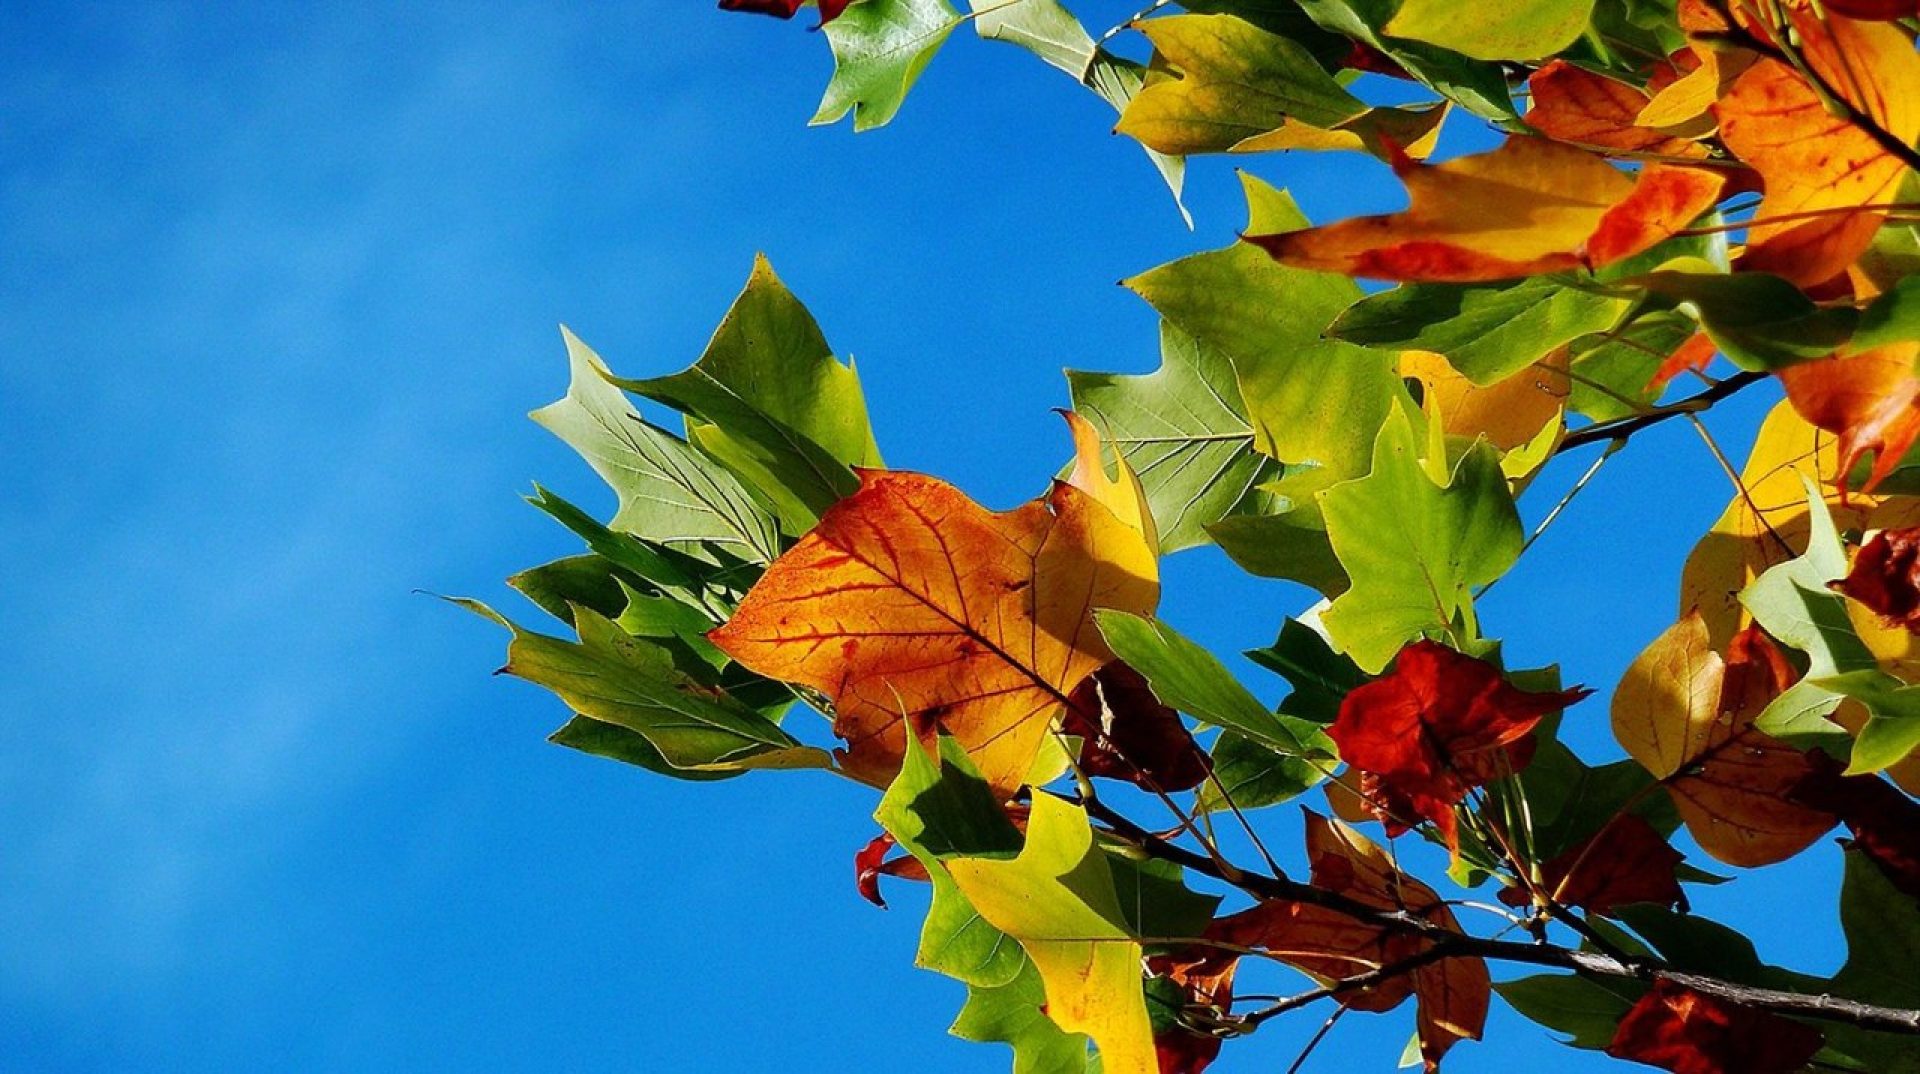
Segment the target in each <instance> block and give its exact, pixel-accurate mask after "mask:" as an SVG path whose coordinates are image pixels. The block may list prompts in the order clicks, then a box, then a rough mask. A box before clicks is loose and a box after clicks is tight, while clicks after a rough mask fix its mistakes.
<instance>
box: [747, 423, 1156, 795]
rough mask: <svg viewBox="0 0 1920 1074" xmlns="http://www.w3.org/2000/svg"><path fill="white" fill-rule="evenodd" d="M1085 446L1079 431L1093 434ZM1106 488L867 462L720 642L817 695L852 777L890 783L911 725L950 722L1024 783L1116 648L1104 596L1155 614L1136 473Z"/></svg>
mask: <svg viewBox="0 0 1920 1074" xmlns="http://www.w3.org/2000/svg"><path fill="white" fill-rule="evenodd" d="M1083 446H1084V444H1083ZM1086 467H1087V471H1088V476H1087V478H1086V479H1087V480H1088V481H1089V482H1090V483H1091V482H1092V481H1093V478H1092V477H1091V475H1092V474H1095V473H1099V474H1101V477H1100V480H1101V481H1103V482H1105V483H1104V484H1096V486H1095V487H1096V489H1097V491H1096V492H1089V491H1087V490H1086V489H1083V488H1080V487H1076V486H1075V485H1072V484H1067V483H1065V482H1056V483H1055V484H1054V487H1053V489H1052V491H1050V492H1049V493H1048V494H1047V495H1045V496H1043V497H1041V498H1040V499H1037V500H1034V501H1032V502H1029V503H1027V504H1025V505H1024V506H1022V507H1019V508H1016V509H1015V510H1012V511H1007V512H1001V513H994V512H989V511H987V510H985V509H984V508H982V507H980V506H979V505H978V504H976V503H974V502H973V501H972V500H969V499H968V498H967V497H966V496H965V495H964V494H963V493H961V492H960V491H959V490H958V489H956V488H954V487H953V486H951V485H949V484H947V483H945V482H943V481H940V480H938V479H935V478H931V477H926V476H924V475H921V474H914V473H906V472H901V471H878V470H861V471H859V476H860V488H859V490H858V491H857V492H855V493H854V494H853V495H851V496H849V497H847V498H846V499H844V500H842V501H841V502H840V503H838V504H836V505H835V506H834V507H832V508H831V509H829V510H828V511H827V513H826V514H825V515H824V516H822V517H821V519H820V523H819V525H818V526H816V527H814V529H813V530H812V531H811V532H810V533H808V534H807V535H806V536H805V537H804V538H802V539H801V540H800V542H799V543H798V544H796V545H794V547H793V548H791V549H789V550H788V551H787V552H786V553H785V554H784V555H782V556H781V557H780V558H779V559H777V560H775V561H774V563H773V564H772V566H770V567H768V568H767V573H766V574H765V575H764V576H763V577H762V578H761V579H760V581H759V582H757V583H756V584H755V585H754V587H753V589H752V590H751V591H750V592H749V593H748V594H747V596H746V597H745V599H743V600H742V601H741V602H740V607H739V609H738V610H737V611H736V612H735V613H734V615H733V618H732V619H730V620H729V621H728V622H727V623H726V625H724V626H722V627H720V628H719V629H717V630H715V631H714V632H713V633H712V634H711V635H710V637H711V639H712V641H713V643H714V644H715V645H717V646H719V647H720V649H721V650H722V651H723V652H725V653H727V654H728V655H729V656H731V657H733V658H734V659H735V660H737V661H739V662H740V663H741V664H743V665H745V666H746V667H747V668H749V669H752V670H754V671H757V672H758V673H760V674H763V675H766V676H768V677H769V678H773V679H778V680H780V681H782V682H789V683H795V684H799V685H804V686H807V687H810V688H812V689H815V690H819V691H821V692H822V693H823V694H825V695H826V696H827V697H828V698H829V699H830V700H831V701H832V702H833V705H834V733H835V734H838V735H839V736H840V737H841V738H843V739H845V740H846V742H847V745H846V747H845V748H844V749H843V750H842V751H841V752H840V757H841V760H842V763H843V765H844V767H845V769H846V771H847V772H848V773H849V774H850V775H853V776H854V777H856V778H858V779H861V780H864V781H867V782H869V783H873V784H876V785H884V784H886V783H887V782H888V781H889V780H891V779H892V778H893V775H894V773H895V772H897V771H899V767H900V758H901V756H902V754H903V751H904V750H905V743H906V736H907V734H908V731H909V729H911V730H912V731H913V732H914V733H916V734H918V735H920V736H922V737H923V738H924V737H926V736H929V735H931V734H932V733H933V732H934V731H935V730H936V729H938V730H944V731H946V732H947V733H949V734H951V735H953V736H954V737H955V738H956V739H957V740H958V741H959V742H960V744H961V745H962V746H963V747H965V749H966V752H967V754H968V755H969V756H970V757H972V759H973V761H974V763H975V764H976V765H978V766H979V768H980V770H981V771H982V773H984V774H985V776H986V778H987V781H988V783H989V784H991V785H992V786H993V787H994V788H995V789H996V790H998V791H1000V792H1002V793H1003V794H1007V795H1011V794H1012V793H1013V791H1014V790H1015V789H1017V788H1018V787H1019V786H1020V785H1021V784H1023V783H1024V782H1026V779H1027V775H1028V770H1029V768H1030V767H1031V766H1032V765H1033V763H1034V759H1035V757H1036V756H1037V755H1038V754H1039V751H1040V747H1041V744H1042V743H1043V742H1044V741H1045V739H1046V736H1047V733H1048V730H1049V729H1050V728H1051V727H1052V726H1053V724H1054V721H1055V720H1056V719H1057V718H1058V717H1059V716H1060V714H1061V712H1062V711H1063V710H1064V709H1065V707H1066V704H1067V700H1068V697H1069V696H1070V695H1071V693H1072V691H1073V689H1074V687H1076V686H1078V685H1079V684H1080V680H1081V679H1084V678H1085V677H1086V676H1087V675H1089V674H1091V673H1092V672H1093V671H1094V670H1095V669H1096V668H1098V667H1100V666H1101V665H1102V664H1105V663H1106V662H1107V661H1108V660H1109V659H1110V658H1111V656H1112V654H1111V652H1109V650H1108V649H1107V646H1106V643H1105V642H1103V641H1102V640H1101V638H1100V634H1099V631H1098V630H1096V629H1094V626H1093V623H1092V620H1091V613H1092V612H1093V610H1094V609H1096V608H1116V609H1121V610H1125V611H1132V612H1138V613H1145V612H1148V611H1150V610H1151V609H1152V607H1153V605H1154V602H1155V600H1156V598H1157V597H1158V594H1159V584H1158V567H1157V565H1156V562H1155V553H1154V551H1153V546H1152V544H1151V543H1149V540H1148V538H1147V536H1146V535H1145V534H1143V533H1142V532H1141V531H1140V529H1139V528H1138V523H1139V522H1140V521H1141V519H1140V517H1139V516H1137V515H1136V516H1135V518H1134V519H1133V520H1132V521H1133V523H1134V524H1129V523H1128V522H1127V521H1122V520H1121V519H1120V518H1118V517H1116V516H1115V514H1114V512H1113V511H1112V510H1109V509H1108V507H1107V506H1105V502H1103V499H1104V500H1105V501H1106V502H1114V503H1116V504H1119V505H1120V506H1121V507H1122V509H1123V510H1126V509H1128V508H1127V506H1126V505H1127V502H1128V501H1127V497H1129V496H1132V495H1133V494H1134V492H1136V491H1137V486H1136V487H1133V488H1131V489H1130V488H1129V486H1128V484H1127V482H1128V481H1130V480H1131V475H1130V472H1129V471H1127V470H1126V469H1125V468H1124V466H1123V467H1122V469H1121V476H1120V477H1119V478H1108V477H1105V475H1104V472H1103V471H1101V467H1100V462H1099V460H1098V459H1097V458H1095V459H1093V460H1091V461H1090V462H1088V463H1087V464H1086Z"/></svg>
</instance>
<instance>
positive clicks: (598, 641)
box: [457, 600, 819, 774]
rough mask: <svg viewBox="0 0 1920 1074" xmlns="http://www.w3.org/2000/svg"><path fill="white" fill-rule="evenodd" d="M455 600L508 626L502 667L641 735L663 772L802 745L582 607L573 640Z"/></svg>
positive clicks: (725, 765) (709, 767) (729, 766)
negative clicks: (510, 637) (523, 626)
mask: <svg viewBox="0 0 1920 1074" xmlns="http://www.w3.org/2000/svg"><path fill="white" fill-rule="evenodd" d="M457 603H459V604H460V605H461V606H462V607H465V608H467V609H468V610H470V611H473V612H474V613H476V614H478V615H482V616H485V617H486V618H488V619H491V620H493V621H494V622H496V623H499V624H500V625H501V626H503V627H506V628H507V629H508V630H509V631H511V632H512V634H513V641H512V642H511V643H510V644H509V645H508V647H507V664H506V666H505V667H503V668H501V671H503V672H505V673H506V674H509V675H514V676H517V677H519V678H522V679H525V680H527V681H528V682H531V683H535V684H537V685H539V686H544V687H546V688H547V689H548V690H551V691H553V693H554V694H556V695H558V696H559V698H560V699H561V700H562V701H565V702H566V703H567V706H568V707H569V708H571V709H572V710H573V711H574V712H575V713H577V714H579V715H581V716H589V717H592V718H593V719H596V720H599V721H601V722H603V723H609V724H613V725H615V726H617V727H623V728H625V729H627V730H629V731H632V732H634V733H635V734H637V735H640V736H641V737H643V738H645V739H646V741H647V743H648V744H649V745H650V746H652V747H653V749H654V750H655V751H657V752H658V753H659V755H660V760H661V762H662V766H663V767H662V770H664V771H667V772H668V773H669V774H679V773H681V772H685V771H700V772H706V771H713V770H723V771H725V770H733V771H737V770H739V769H741V768H744V767H747V766H748V762H749V761H751V759H752V758H754V757H755V756H756V755H761V754H773V753H793V752H796V751H801V750H803V749H804V748H803V747H801V746H800V744H799V742H798V741H796V740H795V739H794V738H793V736H791V735H789V734H787V733H786V732H785V731H782V730H780V728H779V726H778V725H776V724H774V723H773V722H772V721H771V720H768V719H766V718H765V717H763V716H761V715H760V714H758V713H756V712H754V711H753V710H752V709H750V708H747V707H746V706H744V705H742V704H740V703H739V702H737V701H735V700H734V699H733V698H732V697H730V696H729V695H727V694H725V693H721V692H719V691H717V690H715V689H714V688H712V687H711V686H709V685H707V684H704V683H702V682H700V681H698V680H696V679H694V678H692V677H690V676H689V675H688V674H687V673H686V671H685V670H683V668H682V667H681V666H679V665H678V664H677V663H676V662H675V660H674V658H673V655H672V653H671V652H670V651H669V650H668V649H667V648H665V647H663V646H661V645H657V644H654V643H652V642H648V641H644V640H642V639H639V638H632V637H629V636H627V635H626V634H625V633H624V632H622V631H621V630H620V628H619V627H618V626H616V625H615V624H614V622H613V621H612V620H611V619H608V618H606V617H605V616H603V615H600V614H599V613H598V612H595V611H593V610H591V609H589V608H586V607H583V606H576V607H575V608H574V610H573V622H574V627H575V629H576V630H578V631H579V635H580V640H579V641H578V642H572V641H567V640H565V639H562V638H555V637H549V636H547V635H545V634H535V633H532V632H530V631H526V630H523V629H521V628H520V627H519V626H517V625H515V624H514V623H513V622H512V621H511V620H508V619H507V618H505V617H504V616H501V615H500V614H499V613H497V612H495V611H494V610H493V609H491V608H488V607H487V606H486V605H484V604H481V603H480V602H478V601H469V600H462V601H458V602H457ZM812 752H813V753H816V754H817V753H818V752H819V751H812Z"/></svg>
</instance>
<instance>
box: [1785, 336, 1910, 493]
mask: <svg viewBox="0 0 1920 1074" xmlns="http://www.w3.org/2000/svg"><path fill="white" fill-rule="evenodd" d="M1916 358H1920V343H1892V344H1888V345H1887V346H1884V347H1874V348H1871V349H1869V350H1865V351H1861V352H1859V353H1857V354H1838V355H1835V356H1833V357H1831V358H1822V359H1818V360H1816V361H1811V362H1802V363H1801V364H1799V365H1793V366H1788V367H1787V368H1785V369H1782V370H1780V372H1779V377H1780V383H1781V384H1782V385H1783V386H1784V387H1785V388H1786V390H1787V400H1788V401H1789V402H1791V403H1792V404H1793V408H1794V409H1795V410H1797V411H1799V412H1800V416H1801V417H1803V418H1805V419H1807V421H1808V422H1809V423H1810V424H1812V425H1815V426H1818V427H1819V428H1821V429H1825V430H1826V431H1828V432H1830V433H1834V434H1836V435H1837V436H1839V438H1840V440H1839V470H1838V473H1839V474H1840V475H1845V474H1847V473H1849V472H1851V471H1852V469H1853V465H1854V463H1855V462H1857V461H1859V459H1860V458H1861V457H1862V456H1864V455H1865V454H1866V453H1867V452H1869V451H1871V452H1873V469H1872V471H1871V472H1870V473H1869V475H1868V477H1867V480H1866V481H1865V482H1864V483H1863V484H1862V486H1861V489H1862V491H1865V492H1872V491H1873V489H1874V487H1875V486H1877V485H1879V484H1880V482H1881V481H1882V480H1884V479H1885V478H1886V476H1887V475H1888V474H1890V473H1892V472H1893V470H1894V468H1895V467H1896V466H1898V465H1899V464H1900V459H1901V457H1902V456H1904V455H1905V454H1906V453H1907V449H1908V448H1909V447H1912V446H1913V442H1914V439H1915V438H1916V437H1920V377H1916V376H1915V375H1914V360H1915V359H1916ZM1840 492H1841V497H1842V499H1843V500H1844V499H1845V498H1846V495H1847V491H1846V487H1845V484H1844V482H1842V483H1841V487H1840Z"/></svg>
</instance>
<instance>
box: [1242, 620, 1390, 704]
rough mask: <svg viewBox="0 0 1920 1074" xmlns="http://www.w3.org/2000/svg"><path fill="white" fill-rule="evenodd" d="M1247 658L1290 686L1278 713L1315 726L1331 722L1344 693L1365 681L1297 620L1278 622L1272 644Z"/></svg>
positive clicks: (1355, 668)
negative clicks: (1311, 722) (1276, 635)
mask: <svg viewBox="0 0 1920 1074" xmlns="http://www.w3.org/2000/svg"><path fill="white" fill-rule="evenodd" d="M1247 659H1249V660H1252V661H1253V662H1254V663H1256V664H1259V665H1260V666H1261V667H1263V668H1266V669H1267V670H1268V671H1271V672H1273V673H1274V674H1276V675H1279V676H1281V677H1282V678H1284V679H1286V680H1287V682H1288V683H1289V684H1290V685H1291V686H1292V687H1293V692H1292V693H1289V694H1288V695H1287V696H1286V697H1285V698H1283V699H1282V700H1281V702H1280V711H1281V712H1283V713H1286V714H1287V715H1289V716H1298V717H1300V718H1301V719H1303V720H1311V721H1313V722H1314V723H1318V724H1330V723H1332V722H1333V721H1334V718H1335V717H1336V716H1338V715H1340V703H1341V702H1342V701H1344V700H1346V697H1347V694H1348V692H1349V691H1351V690H1353V689H1354V688H1355V687H1358V686H1361V685H1363V684H1365V683H1366V682H1367V681H1368V675H1367V674H1366V672H1363V671H1361V670H1360V668H1359V666H1358V665H1356V664H1355V663H1354V662H1353V661H1352V660H1349V659H1347V658H1346V657H1344V656H1342V655H1340V654H1339V653H1336V652H1334V651H1333V646H1331V645H1330V644H1328V643H1327V639H1326V638H1324V637H1322V636H1321V634H1320V632H1319V631H1317V630H1314V629H1313V628H1312V627H1310V626H1308V625H1306V624H1305V623H1302V622H1300V621H1299V620H1298V619H1288V620H1287V621H1286V622H1284V623H1282V624H1281V625H1280V636H1279V637H1277V638H1275V639H1274V641H1273V644H1272V645H1269V646H1267V647H1266V648H1264V649H1252V650H1249V651H1248V652H1247Z"/></svg>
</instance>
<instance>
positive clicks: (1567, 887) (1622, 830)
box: [1500, 813, 1687, 917]
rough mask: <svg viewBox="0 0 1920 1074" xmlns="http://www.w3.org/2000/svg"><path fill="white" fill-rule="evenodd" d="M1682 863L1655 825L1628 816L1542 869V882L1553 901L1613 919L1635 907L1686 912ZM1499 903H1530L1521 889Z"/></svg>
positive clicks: (1503, 895) (1506, 894)
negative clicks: (1679, 872) (1645, 905)
mask: <svg viewBox="0 0 1920 1074" xmlns="http://www.w3.org/2000/svg"><path fill="white" fill-rule="evenodd" d="M1683 858H1684V855H1682V854H1681V853H1680V852H1679V851H1677V850H1675V849H1673V846H1672V844H1670V843H1668V842H1667V839H1666V837H1665V836H1663V835H1661V834H1660V833H1659V831H1658V830H1656V829H1655V828H1654V826H1653V825H1651V824H1649V823H1647V822H1646V820H1644V819H1642V818H1641V817H1639V816H1636V815H1634V814H1632V813H1623V814H1621V815H1620V816H1618V817H1615V818H1614V819H1613V820H1612V821H1611V822H1609V823H1608V824H1607V826H1606V827H1604V828H1602V829H1600V831H1599V832H1597V833H1595V834H1594V836H1593V838H1591V839H1589V840H1587V841H1586V842H1584V843H1581V844H1580V845H1578V846H1575V847H1571V848H1569V849H1568V850H1566V851H1565V852H1563V853H1561V854H1558V855H1555V856H1554V857H1553V858H1552V859H1550V860H1548V861H1547V862H1546V863H1544V864H1543V865H1541V866H1540V877H1541V880H1542V882H1543V883H1542V886H1543V888H1544V889H1545V891H1546V892H1547V894H1549V895H1551V896H1552V898H1553V901H1554V902H1556V903H1559V904H1560V905H1562V906H1578V907H1581V908H1582V909H1585V910H1589V911H1592V912H1593V913H1596V914H1602V915H1605V916H1609V917H1611V916H1613V913H1614V911H1615V910H1616V909H1617V908H1619V907H1621V906H1627V905H1631V904H1634V903H1652V904H1654V905H1657V906H1676V905H1677V906H1680V907H1682V908H1684V907H1685V906H1686V903H1687V896H1686V893H1685V892H1683V891H1682V890H1681V889H1680V880H1679V877H1678V876H1677V875H1676V874H1675V872H1674V869H1675V867H1677V866H1678V865H1679V864H1680V862H1681V861H1682V860H1683ZM1500 901H1501V902H1504V903H1506V904H1507V905H1509V906H1522V907H1524V906H1527V905H1529V903H1530V899H1529V897H1528V895H1527V893H1526V891H1525V890H1524V889H1522V888H1518V887H1510V888H1503V889H1501V891H1500Z"/></svg>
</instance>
